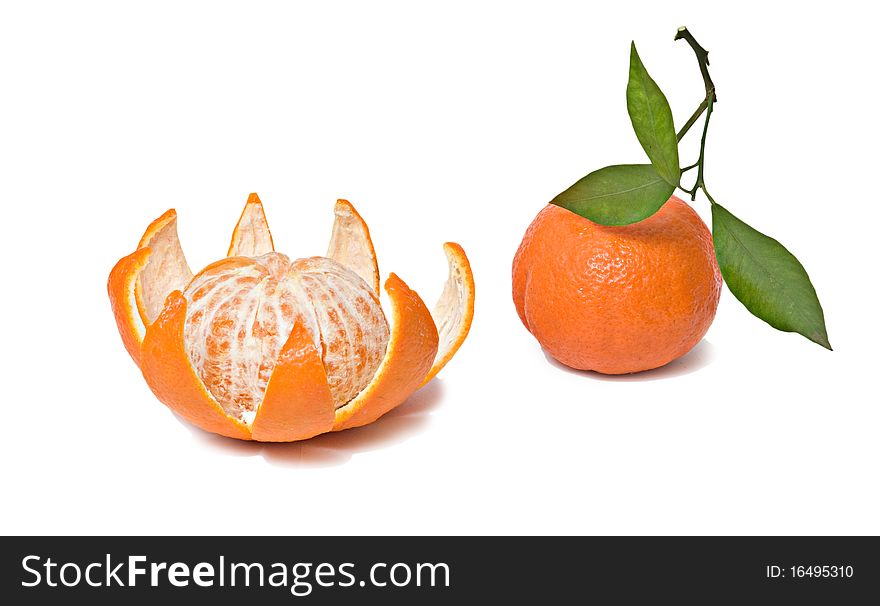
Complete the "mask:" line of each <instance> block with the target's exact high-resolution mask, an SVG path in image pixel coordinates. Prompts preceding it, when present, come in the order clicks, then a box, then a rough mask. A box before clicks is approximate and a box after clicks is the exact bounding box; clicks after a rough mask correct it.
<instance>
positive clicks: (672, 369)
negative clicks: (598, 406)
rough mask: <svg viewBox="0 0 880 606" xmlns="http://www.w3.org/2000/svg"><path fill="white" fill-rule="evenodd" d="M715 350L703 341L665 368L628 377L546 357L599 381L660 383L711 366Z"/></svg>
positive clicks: (565, 369)
mask: <svg viewBox="0 0 880 606" xmlns="http://www.w3.org/2000/svg"><path fill="white" fill-rule="evenodd" d="M714 349H715V348H714V346H713V345H712V344H711V343H709V341H706V340H705V339H703V340H702V341H700V342H699V343H697V344H696V346H694V348H693V349H692V350H690V351H689V352H688V353H686V354H685V355H683V356H682V357H680V358H678V359H677V360H673V361H672V362H670V363H669V364H666V365H665V366H661V367H660V368H654V369H653V370H643V371H642V372H636V373H633V374H628V375H603V374H602V373H601V372H596V371H594V370H578V369H576V368H571V367H569V366H566V365H565V364H563V363H561V362H558V361H557V360H555V359H553V357H551V356H550V354H548V353H547V352H546V351H545V352H544V357H546V358H547V361H548V362H550V364H552V365H553V366H555V367H556V368H559V369H561V370H564V371H565V372H568V373H571V374H575V375H582V376H585V377H590V378H591V379H597V380H599V381H619V382H624V383H626V382H630V381H660V380H663V379H671V378H673V377H680V376H682V375H688V374H690V373H692V372H695V371H697V370H700V369H701V368H704V367H706V366H708V365H709V364H711V363H712V360H713V359H714V358H715V353H714Z"/></svg>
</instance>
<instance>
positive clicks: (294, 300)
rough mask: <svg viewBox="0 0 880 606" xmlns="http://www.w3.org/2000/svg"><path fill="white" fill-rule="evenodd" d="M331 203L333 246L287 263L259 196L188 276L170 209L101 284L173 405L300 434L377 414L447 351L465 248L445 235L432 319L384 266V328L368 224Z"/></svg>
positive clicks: (466, 286)
mask: <svg viewBox="0 0 880 606" xmlns="http://www.w3.org/2000/svg"><path fill="white" fill-rule="evenodd" d="M335 214H336V220H335V222H334V225H333V232H332V235H331V238H330V247H329V250H328V251H327V256H326V257H310V258H308V259H296V260H293V261H292V260H291V259H290V258H288V257H287V256H285V255H283V254H281V253H277V252H275V249H274V245H273V243H272V235H271V234H270V233H269V226H268V224H267V223H266V216H265V214H264V213H263V206H262V204H261V203H260V199H259V198H258V197H257V195H256V194H251V196H250V198H249V199H248V201H247V204H246V205H245V207H244V212H242V214H241V218H240V219H239V221H238V225H236V227H235V231H234V232H233V234H232V242H231V244H230V246H229V252H228V253H227V256H226V258H225V259H221V260H220V261H217V262H216V263H212V264H211V265H208V266H207V267H206V268H205V269H203V270H202V271H200V272H199V273H198V274H196V275H195V276H193V274H192V272H191V271H190V268H189V265H188V264H187V262H186V258H185V257H184V255H183V251H182V250H181V247H180V241H179V240H178V237H177V215H176V213H175V212H174V210H173V209H172V210H169V211H168V212H166V213H165V214H164V215H162V216H161V217H159V218H158V219H156V220H155V221H153V223H151V224H150V226H149V227H148V228H147V231H146V232H145V233H144V236H143V237H142V238H141V241H140V243H139V244H138V247H137V250H136V251H135V252H133V253H132V254H130V255H128V256H127V257H124V258H122V259H121V260H120V261H119V262H118V263H117V264H116V266H115V267H114V268H113V270H112V271H111V273H110V279H109V282H108V285H107V289H108V292H109V294H110V303H111V305H112V307H113V313H114V315H115V316H116V324H117V326H118V327H119V334H120V335H121V336H122V341H123V343H124V344H125V348H126V349H127V350H128V353H129V354H131V357H132V358H133V359H134V361H135V363H137V364H138V366H139V367H140V369H141V371H142V372H143V375H144V378H145V379H146V380H147V383H148V384H149V386H150V388H151V389H152V390H153V393H155V394H156V396H157V397H158V398H159V399H160V400H161V401H162V402H164V403H165V404H166V405H167V406H168V407H169V408H171V410H173V411H174V412H176V413H177V414H178V415H180V416H181V417H183V418H184V419H186V420H187V421H189V422H190V423H193V424H194V425H197V426H199V427H201V428H202V429H205V430H207V431H211V432H214V433H218V434H221V435H224V436H229V437H233V438H239V439H242V440H259V441H265V442H289V441H293V440H303V439H306V438H310V437H312V436H315V435H318V434H321V433H324V432H328V431H339V430H341V429H348V428H350V427H359V426H361V425H366V424H367V423H372V422H373V421H375V420H376V419H378V418H379V417H381V416H382V415H383V414H385V413H386V412H388V411H389V410H391V409H392V408H394V407H396V406H398V405H399V404H401V403H402V402H403V401H404V400H406V398H407V397H409V395H410V394H411V393H413V392H414V391H415V390H416V389H418V388H419V387H421V386H422V385H424V384H425V383H427V382H428V381H430V380H431V379H432V378H433V377H434V376H435V375H436V374H437V373H438V372H439V371H440V369H441V368H443V366H444V365H445V364H446V363H447V362H448V361H449V360H450V359H451V358H452V356H453V355H454V354H455V352H456V351H457V350H458V348H459V347H460V346H461V344H462V342H463V341H464V339H465V337H466V336H467V333H468V330H469V329H470V325H471V320H472V319H473V314H474V280H473V274H472V273H471V268H470V264H469V263H468V259H467V257H466V256H465V253H464V250H462V248H461V246H459V245H458V244H454V243H447V244H446V245H445V246H444V248H445V250H446V257H447V259H448V261H449V278H448V279H447V281H446V285H445V287H444V289H443V292H442V294H441V295H440V299H439V301H438V302H437V305H436V306H435V308H434V314H433V317H432V315H431V312H429V311H428V309H427V308H426V307H425V304H424V303H423V302H422V300H421V299H420V298H419V296H418V295H417V294H416V293H415V291H413V290H411V289H410V288H409V287H408V286H407V285H406V284H405V283H404V282H403V280H401V279H400V278H398V277H397V276H396V275H394V274H393V273H392V274H391V275H390V276H389V278H388V280H387V281H386V282H385V290H386V292H387V293H388V296H389V297H390V300H391V327H390V328H389V325H388V320H387V319H386V317H385V313H384V312H383V311H382V307H381V305H380V304H379V269H378V266H377V264H376V253H375V251H374V250H373V243H372V241H371V240H370V232H369V229H368V228H367V224H366V223H364V220H363V219H361V217H360V215H359V214H358V213H357V211H356V210H355V209H354V207H353V206H352V205H351V204H350V203H349V202H347V201H345V200H339V201H338V202H337V203H336V208H335Z"/></svg>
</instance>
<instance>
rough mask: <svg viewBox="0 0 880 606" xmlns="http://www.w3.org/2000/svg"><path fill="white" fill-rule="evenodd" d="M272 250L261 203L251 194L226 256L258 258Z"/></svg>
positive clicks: (272, 244) (267, 223) (273, 246)
mask: <svg viewBox="0 0 880 606" xmlns="http://www.w3.org/2000/svg"><path fill="white" fill-rule="evenodd" d="M274 250H275V245H274V243H273V242H272V233H271V232H270V231H269V222H268V221H266V213H265V211H264V210H263V203H262V202H260V196H258V195H257V194H251V195H250V196H248V200H247V203H246V204H245V205H244V210H243V211H241V216H240V217H239V218H238V223H236V224H235V229H234V230H233V231H232V241H231V242H230V243H229V251H228V252H227V253H226V256H227V257H259V256H260V255H264V254H266V253H270V252H273V251H274Z"/></svg>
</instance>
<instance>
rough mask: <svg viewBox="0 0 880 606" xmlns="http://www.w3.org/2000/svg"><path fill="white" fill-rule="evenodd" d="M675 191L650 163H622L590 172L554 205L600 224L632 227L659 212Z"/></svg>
mask: <svg viewBox="0 0 880 606" xmlns="http://www.w3.org/2000/svg"><path fill="white" fill-rule="evenodd" d="M674 190H675V188H674V187H673V186H672V185H670V184H669V183H667V182H666V181H665V180H664V179H663V178H662V177H661V176H660V175H658V174H657V171H655V170H654V167H652V166H651V165H650V164H619V165H616V166H606V167H605V168H600V169H599V170H597V171H594V172H591V173H590V174H589V175H587V176H586V177H584V178H583V179H581V180H580V181H578V182H577V183H575V184H574V185H572V186H571V187H569V188H568V189H566V190H565V191H564V192H562V193H561V194H559V195H558V196H556V197H555V198H554V199H553V200H552V203H553V204H556V205H557V206H561V207H563V208H567V209H568V210H570V211H572V212H573V213H577V214H579V215H580V216H582V217H586V218H587V219H589V220H590V221H593V222H594V223H599V224H600V225H629V224H630V223H635V222H637V221H641V220H642V219H647V218H648V217H650V216H651V215H653V214H654V213H655V212H657V211H658V210H660V207H661V206H663V205H664V204H665V203H666V201H667V200H669V197H670V196H671V195H672V192H673V191H674Z"/></svg>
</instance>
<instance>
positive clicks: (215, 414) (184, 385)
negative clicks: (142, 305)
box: [141, 290, 251, 440]
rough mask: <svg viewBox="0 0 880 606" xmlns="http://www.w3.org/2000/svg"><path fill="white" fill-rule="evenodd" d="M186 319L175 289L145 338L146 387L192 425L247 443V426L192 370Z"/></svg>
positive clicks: (181, 295) (184, 303) (142, 354)
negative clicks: (185, 329) (224, 407)
mask: <svg viewBox="0 0 880 606" xmlns="http://www.w3.org/2000/svg"><path fill="white" fill-rule="evenodd" d="M185 320H186V299H185V298H184V296H183V294H181V292H180V291H179V290H175V291H174V292H172V293H171V294H170V295H168V301H167V304H166V305H165V309H163V310H162V312H161V313H160V314H159V317H158V318H157V319H156V321H155V322H153V323H152V324H151V325H150V326H149V327H148V328H147V334H146V336H145V337H144V343H143V346H142V348H141V370H142V372H143V374H144V378H145V379H146V380H147V384H148V385H149V386H150V389H152V390H153V393H154V394H156V397H157V398H159V400H161V401H162V403H164V404H165V405H166V406H168V408H170V409H171V410H173V411H174V412H176V413H177V414H178V415H180V416H181V417H183V418H184V419H186V420H187V421H189V422H190V423H192V424H193V425H196V426H197V427H201V428H202V429H204V430H207V431H211V432H214V433H217V434H220V435H221V436H227V437H230V438H238V439H240V440H250V439H251V431H250V429H249V428H248V427H247V425H245V424H244V423H242V422H241V421H239V420H238V419H234V418H232V417H231V416H229V415H227V414H226V413H225V412H224V411H223V409H222V408H221V407H220V405H219V404H218V403H217V401H216V400H214V398H213V396H211V394H210V393H208V391H207V390H206V389H205V385H204V383H202V381H201V379H200V378H199V377H198V375H196V373H195V372H194V371H193V367H192V365H191V364H190V360H189V356H188V355H187V352H186V349H185V348H184V339H183V328H184V323H185Z"/></svg>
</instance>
